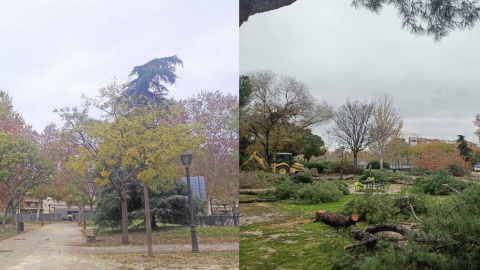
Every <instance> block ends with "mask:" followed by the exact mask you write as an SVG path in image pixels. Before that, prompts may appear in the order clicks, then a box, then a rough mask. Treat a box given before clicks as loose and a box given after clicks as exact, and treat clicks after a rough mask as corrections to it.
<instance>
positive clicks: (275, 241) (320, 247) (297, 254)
mask: <svg viewBox="0 0 480 270" xmlns="http://www.w3.org/2000/svg"><path fill="white" fill-rule="evenodd" d="M354 196H356V195H348V196H344V197H342V198H341V200H340V201H339V202H330V203H324V204H320V205H296V204H290V203H288V202H275V203H268V204H246V205H245V206H244V205H242V206H241V210H240V211H241V214H242V216H243V217H244V219H246V220H247V222H246V223H245V225H243V224H244V223H241V227H240V269H249V270H252V269H277V268H278V269H329V268H331V267H332V263H331V261H332V258H333V257H334V256H337V255H338V254H341V252H344V251H343V246H344V245H345V244H346V243H347V239H346V238H344V237H341V236H340V235H339V233H340V232H339V231H338V230H336V229H334V228H332V227H330V226H328V225H326V224H323V223H320V222H318V223H314V222H313V220H314V219H315V212H316V211H318V210H327V211H330V212H337V211H339V210H340V209H341V208H343V206H344V205H345V204H346V203H348V202H349V201H350V200H351V199H352V198H353V197H354ZM267 213H268V215H266V214H267ZM266 217H270V219H265V218H266ZM255 218H258V219H259V220H258V221H259V222H252V221H254V220H255ZM262 218H263V219H262ZM358 225H359V226H362V225H364V224H362V223H359V224H358Z"/></svg>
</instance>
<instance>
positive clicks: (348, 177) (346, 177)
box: [345, 175, 355, 180]
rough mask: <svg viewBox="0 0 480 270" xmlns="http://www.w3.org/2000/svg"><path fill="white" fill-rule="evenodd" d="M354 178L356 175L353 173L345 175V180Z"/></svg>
mask: <svg viewBox="0 0 480 270" xmlns="http://www.w3.org/2000/svg"><path fill="white" fill-rule="evenodd" d="M354 178H355V176H353V175H347V176H345V180H352V179H354Z"/></svg>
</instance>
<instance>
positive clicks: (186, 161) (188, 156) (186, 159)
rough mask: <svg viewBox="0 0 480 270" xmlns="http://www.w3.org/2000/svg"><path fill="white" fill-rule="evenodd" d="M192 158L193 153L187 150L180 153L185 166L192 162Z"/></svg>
mask: <svg viewBox="0 0 480 270" xmlns="http://www.w3.org/2000/svg"><path fill="white" fill-rule="evenodd" d="M192 159H193V155H192V154H191V153H189V152H188V151H187V150H184V151H183V153H182V154H181V155H180V160H181V161H182V164H183V166H188V165H190V164H192Z"/></svg>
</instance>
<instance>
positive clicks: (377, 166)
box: [367, 160, 390, 170]
mask: <svg viewBox="0 0 480 270" xmlns="http://www.w3.org/2000/svg"><path fill="white" fill-rule="evenodd" d="M370 166H372V169H376V170H379V169H380V161H378V160H372V161H370V162H368V164H367V169H368V168H370ZM383 168H384V169H390V164H388V163H387V162H385V161H384V162H383Z"/></svg>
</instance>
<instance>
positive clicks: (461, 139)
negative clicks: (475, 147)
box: [457, 135, 472, 161]
mask: <svg viewBox="0 0 480 270" xmlns="http://www.w3.org/2000/svg"><path fill="white" fill-rule="evenodd" d="M457 137H458V139H457V143H458V145H457V149H458V150H459V151H460V155H461V156H464V157H465V160H466V161H470V153H471V152H472V149H470V147H468V143H467V140H465V136H463V135H457Z"/></svg>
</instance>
